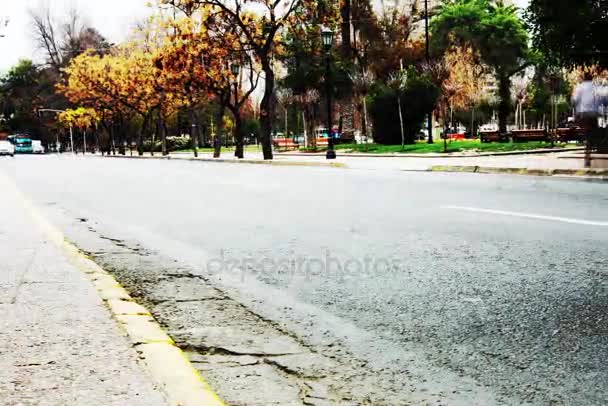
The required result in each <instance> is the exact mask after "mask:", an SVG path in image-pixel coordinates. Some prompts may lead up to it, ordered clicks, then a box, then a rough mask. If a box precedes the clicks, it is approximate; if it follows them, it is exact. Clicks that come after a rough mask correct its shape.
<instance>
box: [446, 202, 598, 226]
mask: <svg viewBox="0 0 608 406" xmlns="http://www.w3.org/2000/svg"><path fill="white" fill-rule="evenodd" d="M441 208H442V209H448V210H461V211H469V212H473V213H485V214H497V215H500V216H510V217H520V218H527V219H534V220H545V221H558V222H560V223H569V224H579V225H585V226H596V227H608V221H594V220H585V219H576V218H570V217H559V216H545V215H543V214H535V213H522V212H516V211H507V210H493V209H483V208H479V207H466V206H441Z"/></svg>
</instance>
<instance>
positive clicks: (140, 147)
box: [137, 116, 148, 156]
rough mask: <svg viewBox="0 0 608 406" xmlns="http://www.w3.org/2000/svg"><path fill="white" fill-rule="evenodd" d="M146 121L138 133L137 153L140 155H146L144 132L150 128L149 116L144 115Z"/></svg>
mask: <svg viewBox="0 0 608 406" xmlns="http://www.w3.org/2000/svg"><path fill="white" fill-rule="evenodd" d="M143 119H144V121H143V122H142V124H141V126H140V127H139V131H138V133H137V153H138V155H139V156H143V155H144V133H145V132H146V130H147V128H148V116H144V118H143Z"/></svg>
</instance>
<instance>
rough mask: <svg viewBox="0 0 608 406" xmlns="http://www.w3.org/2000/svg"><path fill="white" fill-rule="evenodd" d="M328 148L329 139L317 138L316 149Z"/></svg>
mask: <svg viewBox="0 0 608 406" xmlns="http://www.w3.org/2000/svg"><path fill="white" fill-rule="evenodd" d="M328 146H329V138H317V148H322V147H325V148H327V147H328Z"/></svg>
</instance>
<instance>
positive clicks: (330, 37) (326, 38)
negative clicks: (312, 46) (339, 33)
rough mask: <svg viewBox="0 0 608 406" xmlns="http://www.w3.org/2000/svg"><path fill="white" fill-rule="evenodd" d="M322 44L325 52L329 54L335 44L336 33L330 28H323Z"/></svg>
mask: <svg viewBox="0 0 608 406" xmlns="http://www.w3.org/2000/svg"><path fill="white" fill-rule="evenodd" d="M321 42H322V43H323V48H325V51H327V52H329V51H330V50H331V47H332V45H333V43H334V32H333V31H332V30H331V28H329V27H323V28H321Z"/></svg>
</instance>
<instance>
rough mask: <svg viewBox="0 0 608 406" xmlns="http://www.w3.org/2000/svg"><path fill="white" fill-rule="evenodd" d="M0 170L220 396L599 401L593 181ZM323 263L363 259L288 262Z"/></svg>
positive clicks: (196, 169)
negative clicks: (141, 308)
mask: <svg viewBox="0 0 608 406" xmlns="http://www.w3.org/2000/svg"><path fill="white" fill-rule="evenodd" d="M3 169H4V170H6V171H7V172H8V173H10V174H11V175H12V176H13V177H14V178H15V179H17V181H18V182H19V184H20V186H21V187H22V188H23V189H24V191H25V192H27V193H28V194H29V195H30V196H32V198H33V199H34V201H35V202H36V204H38V205H39V206H41V207H44V211H45V213H46V214H47V215H48V216H49V218H50V219H51V221H53V222H55V223H56V224H58V225H60V226H61V228H62V229H63V230H64V231H65V233H66V234H67V235H68V237H69V238H70V239H71V240H72V241H73V242H75V243H76V244H77V245H78V246H79V247H81V248H82V249H83V250H85V251H87V252H89V253H91V255H92V256H93V257H94V258H95V260H96V261H97V262H98V263H100V264H101V265H102V266H104V267H105V268H106V269H108V270H109V271H111V272H112V273H113V274H114V275H115V276H116V278H117V279H118V280H119V281H120V282H121V283H122V284H123V285H124V286H125V287H127V289H128V290H129V291H130V293H131V294H132V295H133V296H134V297H136V298H138V300H140V301H141V302H142V303H143V304H145V305H146V306H147V307H148V308H149V309H150V310H151V311H152V312H153V313H154V315H155V316H156V317H157V319H158V320H159V321H160V322H161V323H162V324H163V325H164V326H165V327H166V328H167V329H168V330H169V331H170V333H171V335H172V336H173V337H174V338H175V339H176V340H177V342H178V344H179V345H180V346H182V348H184V349H185V350H186V351H187V352H188V354H189V356H190V358H191V360H192V362H193V363H194V365H195V366H196V367H197V368H198V369H199V370H201V371H202V372H203V375H204V376H205V378H206V379H207V380H209V382H210V383H211V384H212V386H214V388H215V389H217V391H218V392H219V394H220V396H222V397H223V398H225V399H226V400H227V401H228V403H229V404H236V405H255V406H258V405H266V404H295V405H301V404H313V405H323V404H345V405H351V404H352V405H358V404H373V405H391V406H393V405H410V404H412V405H431V404H433V405H463V406H470V405H483V406H486V405H520V404H530V405H557V406H559V405H564V406H565V405H573V404H576V405H604V404H607V403H608V374H607V372H606V368H605V366H604V365H603V364H604V363H605V360H606V359H607V358H608V334H607V331H606V323H605V314H606V311H607V310H608V304H607V303H606V297H607V295H606V293H607V289H608V285H607V282H606V281H607V280H606V276H607V272H608V255H607V252H606V243H607V242H608V233H607V231H606V228H605V227H603V226H602V225H601V224H603V222H605V221H606V216H607V214H606V213H608V199H607V198H606V193H605V184H602V183H592V182H579V181H572V180H558V179H540V178H534V177H529V178H520V177H512V176H491V177H489V176H479V175H477V176H475V175H466V174H427V173H420V174H418V173H416V174H414V173H398V172H393V171H382V170H376V171H366V170H351V171H345V170H340V171H336V170H330V169H319V168H273V167H256V166H251V165H230V164H205V163H199V162H179V161H169V162H167V161H139V160H134V161H130V160H102V159H78V158H77V159H73V158H67V157H44V158H42V159H36V158H33V157H32V158H31V159H30V157H27V158H26V159H23V160H15V161H14V162H13V161H11V162H6V165H4V167H3ZM40 173H52V174H54V176H52V177H50V178H44V179H40V177H39V176H38V174H40ZM446 205H449V206H463V207H480V208H490V209H497V210H505V211H510V212H522V213H533V214H538V215H544V216H546V217H553V218H567V217H573V218H575V219H577V218H578V219H583V220H591V221H594V222H595V224H596V225H581V224H576V223H564V222H559V221H551V220H546V219H545V220H542V219H532V218H518V217H513V216H501V215H488V214H480V213H473V212H459V211H453V210H449V209H445V208H443V207H444V206H446ZM327 252H329V253H330V258H329V259H330V260H332V259H335V260H337V261H339V262H340V263H341V264H342V265H346V264H354V265H353V266H355V265H357V264H359V265H361V264H362V265H363V267H361V266H360V267H359V268H351V269H350V271H348V272H333V273H332V272H321V271H319V270H318V269H306V267H304V268H297V267H296V268H293V267H290V266H291V262H290V261H287V262H285V261H283V260H284V259H285V258H287V259H292V260H294V261H295V262H297V261H298V260H299V258H300V257H302V258H304V259H308V260H309V261H313V260H318V259H324V258H325V256H326V253H327ZM368 257H369V258H371V259H370V261H371V262H372V264H373V263H374V261H375V262H376V263H380V264H381V265H383V266H382V267H380V268H378V267H375V268H374V267H372V268H371V269H367V268H366V267H365V264H366V260H367V258H368ZM252 258H254V259H256V261H254V262H251V259H252ZM218 260H220V261H225V262H226V263H233V262H234V261H236V264H237V265H238V268H239V269H238V270H237V271H232V270H230V269H220V270H217V269H216V270H214V271H212V270H211V267H210V266H209V265H210V261H215V262H217V261H218ZM384 260H387V261H384ZM349 261H351V262H349ZM311 263H312V262H309V264H311ZM269 264H270V265H272V266H269ZM265 266H269V268H268V269H264V267H265ZM268 393H273V394H275V396H276V399H278V400H276V401H275V403H272V402H273V401H274V400H272V399H271V398H270V397H268V398H266V397H264V396H266V395H267V394H268Z"/></svg>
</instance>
